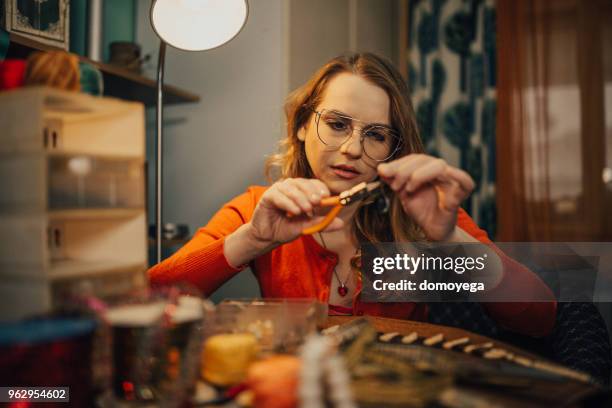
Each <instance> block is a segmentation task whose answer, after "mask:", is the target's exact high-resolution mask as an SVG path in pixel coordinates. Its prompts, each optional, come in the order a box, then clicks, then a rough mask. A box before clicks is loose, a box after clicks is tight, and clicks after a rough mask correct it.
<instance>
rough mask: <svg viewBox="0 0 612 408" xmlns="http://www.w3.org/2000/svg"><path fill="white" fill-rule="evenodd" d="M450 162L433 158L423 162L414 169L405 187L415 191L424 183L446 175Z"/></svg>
mask: <svg viewBox="0 0 612 408" xmlns="http://www.w3.org/2000/svg"><path fill="white" fill-rule="evenodd" d="M447 167H449V166H448V164H446V162H445V161H444V160H442V159H433V158H432V159H431V160H428V161H426V162H422V163H421V165H420V166H419V167H418V168H416V169H415V170H414V172H413V173H412V176H411V177H410V180H409V181H408V182H407V183H406V185H405V186H404V188H405V189H406V191H408V192H410V193H411V192H414V191H416V190H418V189H419V188H421V186H423V184H425V183H429V182H432V181H434V180H435V179H437V178H440V177H443V176H445V172H446V168H447Z"/></svg>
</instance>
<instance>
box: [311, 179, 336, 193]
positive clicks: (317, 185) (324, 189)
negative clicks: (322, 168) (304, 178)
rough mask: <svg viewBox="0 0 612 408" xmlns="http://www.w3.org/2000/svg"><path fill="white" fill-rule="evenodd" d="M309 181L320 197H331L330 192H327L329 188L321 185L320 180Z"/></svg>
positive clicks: (323, 184)
mask: <svg viewBox="0 0 612 408" xmlns="http://www.w3.org/2000/svg"><path fill="white" fill-rule="evenodd" d="M309 181H310V182H311V184H312V185H314V187H315V188H316V189H318V191H319V194H320V195H321V197H329V196H330V195H331V192H330V191H329V187H327V185H325V183H323V182H322V181H321V180H319V179H309Z"/></svg>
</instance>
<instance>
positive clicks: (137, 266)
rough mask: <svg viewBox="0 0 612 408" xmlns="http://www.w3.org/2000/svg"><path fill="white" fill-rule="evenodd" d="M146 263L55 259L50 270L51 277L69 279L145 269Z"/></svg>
mask: <svg viewBox="0 0 612 408" xmlns="http://www.w3.org/2000/svg"><path fill="white" fill-rule="evenodd" d="M145 269H146V265H145V264H143V263H141V262H136V263H135V262H118V261H98V262H95V261H76V260H65V261H53V262H51V270H50V271H49V275H48V276H49V279H51V280H56V279H69V278H75V277H78V278H80V279H82V278H87V277H88V276H95V275H101V274H111V273H119V272H130V271H139V270H140V271H144V270H145Z"/></svg>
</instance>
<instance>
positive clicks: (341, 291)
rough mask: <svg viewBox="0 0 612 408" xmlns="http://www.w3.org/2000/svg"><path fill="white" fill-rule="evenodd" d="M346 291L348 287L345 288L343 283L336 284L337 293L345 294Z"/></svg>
mask: <svg viewBox="0 0 612 408" xmlns="http://www.w3.org/2000/svg"><path fill="white" fill-rule="evenodd" d="M347 293H348V289H347V288H346V286H344V285H340V286H338V294H339V295H340V296H342V297H344V296H346V294H347Z"/></svg>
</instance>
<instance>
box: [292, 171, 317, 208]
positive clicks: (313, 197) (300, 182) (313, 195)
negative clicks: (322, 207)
mask: <svg viewBox="0 0 612 408" xmlns="http://www.w3.org/2000/svg"><path fill="white" fill-rule="evenodd" d="M293 184H294V185H295V186H296V187H297V188H298V189H300V190H301V191H302V192H303V193H304V195H306V198H307V199H308V200H309V201H310V203H311V204H312V205H313V206H316V205H319V203H320V202H321V198H322V195H321V189H320V188H319V187H318V186H317V185H316V184H315V183H313V182H312V180H309V179H301V178H300V179H295V180H294V182H293Z"/></svg>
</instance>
